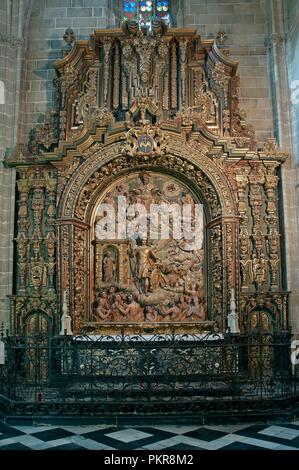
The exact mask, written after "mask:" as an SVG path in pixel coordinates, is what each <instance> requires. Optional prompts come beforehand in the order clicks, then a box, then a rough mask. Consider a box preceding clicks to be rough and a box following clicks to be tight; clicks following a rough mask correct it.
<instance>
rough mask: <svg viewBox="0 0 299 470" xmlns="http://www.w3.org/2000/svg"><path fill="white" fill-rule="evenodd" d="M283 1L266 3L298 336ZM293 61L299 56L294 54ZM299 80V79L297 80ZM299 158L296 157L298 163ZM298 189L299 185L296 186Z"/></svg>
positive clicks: (297, 247) (296, 228) (296, 229)
mask: <svg viewBox="0 0 299 470" xmlns="http://www.w3.org/2000/svg"><path fill="white" fill-rule="evenodd" d="M284 3H285V2H283V1H282V0H268V1H267V2H266V8H267V18H268V19H269V24H268V30H269V40H268V46H269V59H270V70H271V78H272V92H273V104H274V106H273V114H274V135H275V137H276V139H277V141H278V143H279V145H280V147H282V148H283V150H284V151H287V152H289V153H290V157H289V158H288V160H287V161H286V163H285V164H284V165H283V167H282V175H281V176H282V196H283V197H282V200H281V201H280V207H281V211H282V212H283V217H284V233H283V238H284V241H285V259H286V279H285V288H286V289H287V290H290V291H291V295H290V302H289V318H290V326H291V327H292V330H293V333H294V334H296V333H297V334H298V333H299V315H298V305H299V288H298V286H299V270H298V266H299V244H298V239H299V224H298V216H299V207H298V202H299V201H298V200H297V201H296V183H297V182H296V176H295V175H296V155H295V154H296V149H295V146H294V140H293V138H292V125H291V115H290V111H291V109H290V90H289V84H288V74H289V71H291V68H292V64H291V63H290V62H287V57H288V47H289V44H288V42H286V39H287V38H286V36H285V27H284V21H285V13H286V12H284V10H283V8H284V6H285V5H284ZM293 54H294V57H296V54H295V53H294V51H293ZM298 79H299V77H298ZM298 159H299V157H298V156H297V162H298ZM297 166H298V163H297ZM297 185H298V183H297Z"/></svg>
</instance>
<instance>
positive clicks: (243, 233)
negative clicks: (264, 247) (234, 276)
mask: <svg viewBox="0 0 299 470" xmlns="http://www.w3.org/2000/svg"><path fill="white" fill-rule="evenodd" d="M248 173H249V170H248V168H239V169H238V172H237V174H236V183H237V192H238V211H239V215H240V232H239V243H240V268H241V289H242V291H247V290H248V289H249V284H250V276H249V272H250V269H249V268H250V234H249V231H248V195H247V187H248Z"/></svg>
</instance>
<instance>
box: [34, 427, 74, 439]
mask: <svg viewBox="0 0 299 470" xmlns="http://www.w3.org/2000/svg"><path fill="white" fill-rule="evenodd" d="M31 435H32V436H35V437H37V438H38V439H41V440H42V441H53V440H54V439H61V438H64V437H69V436H73V433H72V432H70V431H67V430H65V429H61V428H55V429H47V430H46V431H40V432H37V433H32V434H31Z"/></svg>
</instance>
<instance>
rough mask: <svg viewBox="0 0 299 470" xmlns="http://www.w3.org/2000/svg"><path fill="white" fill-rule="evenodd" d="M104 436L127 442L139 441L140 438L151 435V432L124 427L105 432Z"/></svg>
mask: <svg viewBox="0 0 299 470" xmlns="http://www.w3.org/2000/svg"><path fill="white" fill-rule="evenodd" d="M106 436H107V437H110V438H112V439H116V440H118V441H121V442H126V443H127V442H135V441H139V440H141V439H145V438H146V437H151V436H152V434H148V433H147V432H143V431H138V430H137V429H124V430H122V431H115V432H112V433H109V434H106Z"/></svg>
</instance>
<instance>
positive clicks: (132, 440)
mask: <svg viewBox="0 0 299 470" xmlns="http://www.w3.org/2000/svg"><path fill="white" fill-rule="evenodd" d="M161 449H167V450H168V451H172V450H220V449H221V450H265V449H266V450H298V449H299V421H294V422H292V423H291V424H290V423H286V422H285V423H282V424H277V423H275V424H257V423H255V424H253V423H247V424H245V423H242V424H238V425H237V424H231V425H229V424H228V425H222V426H221V425H215V426H210V425H209V426H195V425H192V426H183V425H182V426H180V425H177V426H176V425H157V426H135V425H134V426H132V427H128V426H127V427H124V426H122V427H115V426H108V425H105V426H104V425H81V426H71V425H66V426H63V425H59V426H54V425H48V424H40V423H39V424H37V425H35V426H28V425H26V426H25V425H22V426H21V425H18V426H10V425H7V424H3V423H2V424H1V423H0V450H107V451H110V450H126V451H127V450H161Z"/></svg>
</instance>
